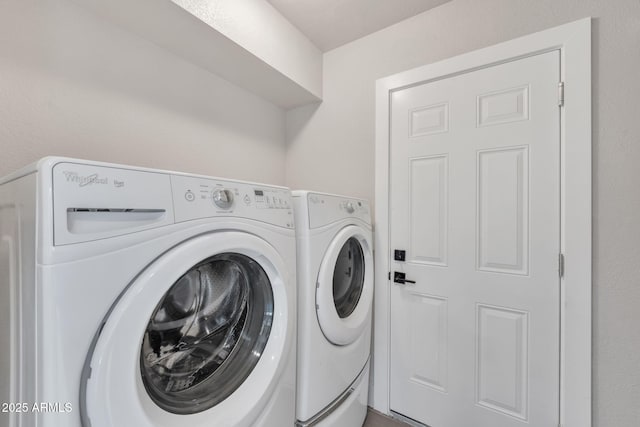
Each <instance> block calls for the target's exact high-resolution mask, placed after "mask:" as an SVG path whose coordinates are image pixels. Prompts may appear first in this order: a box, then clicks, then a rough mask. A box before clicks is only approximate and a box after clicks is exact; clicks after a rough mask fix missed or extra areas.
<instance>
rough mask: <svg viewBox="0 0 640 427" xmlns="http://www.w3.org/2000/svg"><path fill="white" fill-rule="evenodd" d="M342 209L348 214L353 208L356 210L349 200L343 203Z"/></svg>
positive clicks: (353, 210)
mask: <svg viewBox="0 0 640 427" xmlns="http://www.w3.org/2000/svg"><path fill="white" fill-rule="evenodd" d="M344 209H345V210H346V211H347V212H348V213H350V214H351V213H353V212H355V210H356V208H354V207H353V203H351V202H347V204H346V205H344Z"/></svg>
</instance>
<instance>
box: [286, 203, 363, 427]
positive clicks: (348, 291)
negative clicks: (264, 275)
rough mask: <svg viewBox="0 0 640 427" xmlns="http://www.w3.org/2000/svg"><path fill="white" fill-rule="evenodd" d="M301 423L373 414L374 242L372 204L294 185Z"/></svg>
mask: <svg viewBox="0 0 640 427" xmlns="http://www.w3.org/2000/svg"><path fill="white" fill-rule="evenodd" d="M293 201H294V207H295V214H296V233H297V236H298V237H297V243H298V398H297V401H296V417H297V425H298V426H301V427H310V426H322V427H357V426H361V425H362V423H363V422H364V419H365V417H366V412H367V396H368V387H369V355H370V354H371V315H372V313H371V311H372V300H373V254H372V252H373V243H372V235H371V214H370V212H369V203H368V202H367V201H365V200H360V199H355V198H351V197H344V196H336V195H330V194H322V193H312V192H307V191H294V192H293Z"/></svg>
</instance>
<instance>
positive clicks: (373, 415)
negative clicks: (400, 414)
mask: <svg viewBox="0 0 640 427" xmlns="http://www.w3.org/2000/svg"><path fill="white" fill-rule="evenodd" d="M362 427H409V424H406V423H403V422H402V421H398V420H394V419H392V418H389V417H387V416H386V415H383V414H381V413H380V412H377V411H374V410H372V409H371V408H369V411H367V418H366V419H365V420H364V425H363V426H362Z"/></svg>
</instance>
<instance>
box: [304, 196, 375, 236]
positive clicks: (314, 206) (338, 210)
mask: <svg viewBox="0 0 640 427" xmlns="http://www.w3.org/2000/svg"><path fill="white" fill-rule="evenodd" d="M307 197H308V199H307V202H308V206H309V227H310V228H318V227H322V226H324V225H327V224H330V223H332V222H336V221H340V220H342V219H345V218H357V219H359V220H361V221H364V222H365V223H367V224H371V213H370V209H369V202H368V201H366V200H362V199H352V198H347V197H342V196H333V195H329V194H321V193H309V194H308V196H307Z"/></svg>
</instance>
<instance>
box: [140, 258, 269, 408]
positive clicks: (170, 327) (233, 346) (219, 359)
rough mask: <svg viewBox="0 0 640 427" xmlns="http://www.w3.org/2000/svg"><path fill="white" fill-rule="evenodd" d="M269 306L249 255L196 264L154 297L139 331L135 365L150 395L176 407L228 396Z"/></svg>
mask: <svg viewBox="0 0 640 427" xmlns="http://www.w3.org/2000/svg"><path fill="white" fill-rule="evenodd" d="M273 309H274V301H273V291H272V289H271V283H270V281H269V278H268V276H267V274H266V273H265V271H264V270H263V269H262V267H261V266H260V265H259V264H258V263H257V262H256V261H254V260H253V259H251V258H249V257H248V256H246V255H242V254H238V253H224V254H219V255H215V256H213V257H211V258H208V259H206V260H204V261H202V262H200V263H199V264H197V265H195V266H194V267H193V268H191V269H190V270H189V271H187V272H186V273H185V274H184V275H182V277H180V279H179V280H178V281H177V282H176V283H175V284H174V285H173V286H172V287H171V288H170V289H169V291H168V292H167V293H166V294H165V295H164V297H163V299H162V300H161V301H160V302H159V303H158V305H157V306H156V308H155V310H154V312H153V314H152V316H151V319H150V321H149V324H148V325H147V329H146V331H145V334H144V338H143V341H142V349H141V353H140V370H141V374H142V380H143V384H144V386H145V389H146V390H147V393H148V394H149V396H150V397H151V399H152V400H153V401H154V402H155V403H156V404H157V405H158V406H160V407H161V408H162V409H164V410H166V411H169V412H172V413H176V414H193V413H197V412H201V411H204V410H206V409H209V408H211V407H213V406H215V405H216V404H218V403H219V402H221V401H222V400H224V399H226V398H227V397H228V396H229V395H231V394H232V393H233V392H234V391H235V390H236V389H237V388H238V387H239V386H240V385H241V384H242V383H243V382H244V381H245V380H246V378H247V377H248V376H249V374H250V373H251V372H252V370H253V369H254V368H255V366H256V364H257V363H258V360H259V359H260V356H261V355H262V352H263V350H264V348H265V346H266V344H267V340H268V338H269V333H270V331H271V325H272V322H273Z"/></svg>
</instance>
